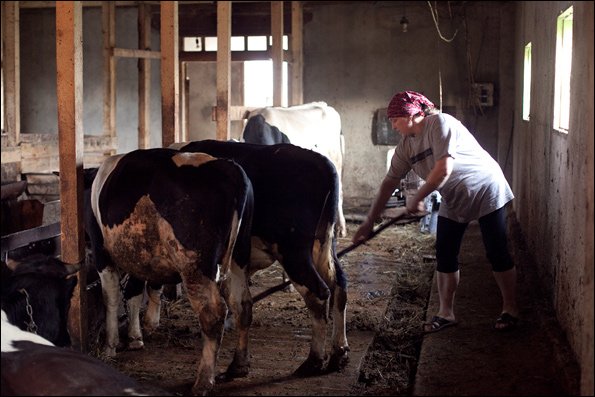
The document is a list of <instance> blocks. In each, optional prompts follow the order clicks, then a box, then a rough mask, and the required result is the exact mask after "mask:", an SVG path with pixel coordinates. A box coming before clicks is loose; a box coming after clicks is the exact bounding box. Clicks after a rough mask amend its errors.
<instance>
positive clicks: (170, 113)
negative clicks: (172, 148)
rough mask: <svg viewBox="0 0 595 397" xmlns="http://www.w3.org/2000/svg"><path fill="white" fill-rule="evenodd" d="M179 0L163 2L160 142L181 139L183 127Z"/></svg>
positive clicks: (163, 144) (165, 142)
mask: <svg viewBox="0 0 595 397" xmlns="http://www.w3.org/2000/svg"><path fill="white" fill-rule="evenodd" d="M178 48H179V40H178V2H177V1H162V2H161V120H162V121H161V127H162V128H161V131H162V136H161V142H162V146H163V147H168V146H169V145H171V144H172V143H174V142H178V141H179V139H180V137H179V130H180V128H179V126H180V121H179V119H180V109H179V92H180V81H179V74H180V67H179V58H178V55H179V54H178V52H179V51H178Z"/></svg>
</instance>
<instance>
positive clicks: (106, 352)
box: [101, 346, 116, 358]
mask: <svg viewBox="0 0 595 397" xmlns="http://www.w3.org/2000/svg"><path fill="white" fill-rule="evenodd" d="M101 357H102V358H114V357H116V346H106V347H105V348H104V349H103V351H102V352H101Z"/></svg>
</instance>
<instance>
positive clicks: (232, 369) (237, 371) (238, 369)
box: [224, 363, 250, 379]
mask: <svg viewBox="0 0 595 397" xmlns="http://www.w3.org/2000/svg"><path fill="white" fill-rule="evenodd" d="M249 372H250V365H234V363H231V364H230V365H229V367H227V371H225V372H224V374H226V376H227V377H228V378H230V379H232V378H243V377H244V376H247V375H248V373H249Z"/></svg>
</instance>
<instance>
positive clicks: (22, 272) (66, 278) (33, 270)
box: [2, 254, 80, 346]
mask: <svg viewBox="0 0 595 397" xmlns="http://www.w3.org/2000/svg"><path fill="white" fill-rule="evenodd" d="M79 268H80V266H77V265H70V264H67V263H64V262H62V261H60V260H58V259H56V258H53V257H51V256H47V255H41V254H36V255H31V256H29V257H27V258H24V259H23V260H22V261H20V262H19V263H16V262H15V263H11V264H10V267H9V266H8V265H7V264H6V263H5V262H4V261H2V309H3V310H4V311H5V312H6V314H7V316H8V320H9V322H10V323H11V324H14V325H16V326H17V327H19V328H20V329H22V330H29V331H34V330H36V331H37V334H38V335H40V336H42V337H44V338H46V339H47V340H49V341H50V342H52V343H54V344H55V345H56V346H70V336H69V334H68V329H67V318H68V311H69V310H70V299H71V298H72V295H73V293H74V287H75V286H76V283H77V277H76V276H71V275H72V274H74V273H76V272H77V271H78V269H79ZM70 276H71V277H70Z"/></svg>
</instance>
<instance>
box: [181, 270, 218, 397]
mask: <svg viewBox="0 0 595 397" xmlns="http://www.w3.org/2000/svg"><path fill="white" fill-rule="evenodd" d="M188 267H189V269H187V270H185V271H183V272H182V282H183V283H184V288H185V289H186V293H187V294H188V300H189V301H190V304H191V305H192V308H193V309H194V311H196V313H197V314H198V320H199V323H200V328H201V332H202V340H203V347H202V355H201V358H200V363H199V364H198V371H197V374H196V381H195V382H194V385H193V386H192V394H194V395H202V394H204V393H206V392H207V391H209V390H211V389H212V388H213V386H214V385H215V369H216V362H217V354H218V353H219V346H221V339H222V338H223V329H224V326H225V317H226V316H227V305H226V304H225V300H224V298H223V296H222V295H221V292H220V291H219V287H218V285H217V283H216V282H215V281H213V280H210V279H209V278H208V277H205V276H203V275H202V274H201V273H200V271H197V270H196V268H195V267H196V265H189V266H188Z"/></svg>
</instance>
